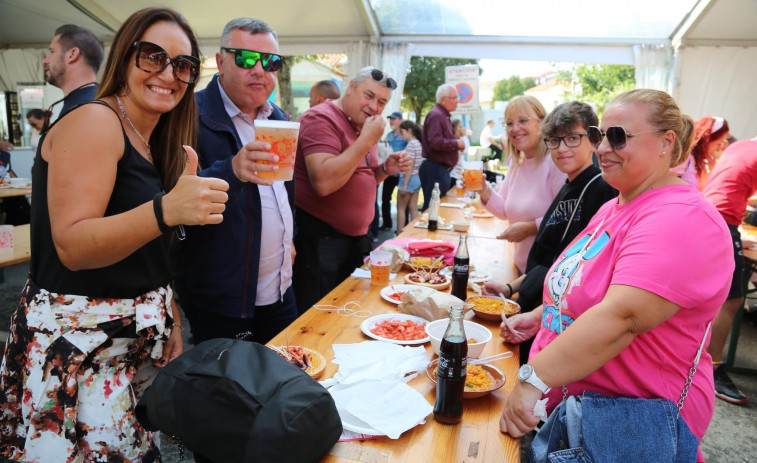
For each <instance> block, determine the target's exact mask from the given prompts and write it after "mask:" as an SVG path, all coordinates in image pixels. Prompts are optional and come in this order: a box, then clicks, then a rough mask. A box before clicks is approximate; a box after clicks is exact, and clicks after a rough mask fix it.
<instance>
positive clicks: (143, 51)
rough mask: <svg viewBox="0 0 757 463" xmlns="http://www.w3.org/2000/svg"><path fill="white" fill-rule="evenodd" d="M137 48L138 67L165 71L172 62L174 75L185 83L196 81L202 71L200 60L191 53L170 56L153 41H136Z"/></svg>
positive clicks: (147, 70)
mask: <svg viewBox="0 0 757 463" xmlns="http://www.w3.org/2000/svg"><path fill="white" fill-rule="evenodd" d="M134 47H136V49H137V58H136V61H137V62H136V64H137V68H139V69H141V70H143V71H145V72H154V73H158V72H163V70H164V69H165V68H166V67H167V66H168V65H169V64H170V65H171V67H172V68H173V76H174V77H176V80H178V81H179V82H184V83H185V84H191V83H194V81H195V80H197V75H198V74H199V73H200V60H199V59H197V58H196V57H194V56H190V55H178V56H176V57H174V58H171V57H170V56H168V52H166V51H165V50H164V49H162V48H161V47H160V46H159V45H155V44H154V43H152V42H145V41H144V40H140V41H139V42H134Z"/></svg>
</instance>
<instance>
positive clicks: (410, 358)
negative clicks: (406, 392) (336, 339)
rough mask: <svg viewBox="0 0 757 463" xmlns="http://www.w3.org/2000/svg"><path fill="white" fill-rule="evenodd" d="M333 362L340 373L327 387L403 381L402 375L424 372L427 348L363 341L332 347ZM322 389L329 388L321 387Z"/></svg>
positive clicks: (426, 363)
mask: <svg viewBox="0 0 757 463" xmlns="http://www.w3.org/2000/svg"><path fill="white" fill-rule="evenodd" d="M332 347H333V349H334V360H333V362H334V363H336V364H337V365H339V370H338V371H337V372H336V374H335V375H334V377H333V378H331V380H328V379H327V380H325V381H322V382H321V384H324V383H327V384H328V382H329V381H332V382H331V383H330V384H328V385H331V384H334V383H342V384H355V383H359V382H361V381H380V380H385V379H402V378H404V377H405V375H407V374H409V373H413V372H416V371H420V370H423V369H424V368H426V366H427V365H428V358H427V357H426V349H425V348H424V347H422V346H419V347H410V346H401V345H399V344H391V343H388V342H382V341H363V342H361V343H357V344H334V345H333V346H332ZM324 386H325V387H328V386H326V385H325V384H324Z"/></svg>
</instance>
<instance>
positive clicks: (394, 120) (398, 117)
mask: <svg viewBox="0 0 757 463" xmlns="http://www.w3.org/2000/svg"><path fill="white" fill-rule="evenodd" d="M388 119H389V126H390V127H391V128H392V130H391V131H389V133H387V134H386V141H387V142H389V146H391V147H392V152H394V153H396V152H397V151H403V150H404V149H405V147H406V146H407V140H405V139H404V138H402V135H401V134H400V124H402V114H401V113H399V112H393V113H392V114H390V115H389V116H388ZM399 179H400V176H399V174H395V175H390V176H388V177H387V178H386V180H384V183H383V186H382V187H381V218H382V219H383V221H384V222H383V223H382V224H381V230H391V228H392V194H393V193H394V189H395V188H397V184H398V183H399Z"/></svg>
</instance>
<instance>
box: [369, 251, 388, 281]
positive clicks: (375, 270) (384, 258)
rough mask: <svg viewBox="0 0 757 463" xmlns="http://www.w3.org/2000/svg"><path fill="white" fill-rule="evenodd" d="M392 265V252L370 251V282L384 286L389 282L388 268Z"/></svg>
mask: <svg viewBox="0 0 757 463" xmlns="http://www.w3.org/2000/svg"><path fill="white" fill-rule="evenodd" d="M391 266H392V253H391V252H387V251H372V252H371V284H374V285H382V286H386V285H388V284H389V269H390V268H391Z"/></svg>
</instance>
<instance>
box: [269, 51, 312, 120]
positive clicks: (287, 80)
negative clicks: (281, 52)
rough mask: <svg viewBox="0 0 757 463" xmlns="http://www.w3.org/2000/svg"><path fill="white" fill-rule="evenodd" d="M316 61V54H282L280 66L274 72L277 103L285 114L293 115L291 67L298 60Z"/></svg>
mask: <svg viewBox="0 0 757 463" xmlns="http://www.w3.org/2000/svg"><path fill="white" fill-rule="evenodd" d="M305 60H308V61H317V60H318V56H317V55H297V56H283V57H282V60H281V68H279V72H278V73H277V74H276V80H277V81H278V86H277V87H278V91H279V103H280V104H281V109H283V110H284V111H286V112H287V114H289V115H291V116H292V117H294V116H295V115H296V114H295V108H294V97H293V96H292V67H294V65H295V64H297V63H299V62H300V61H305Z"/></svg>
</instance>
